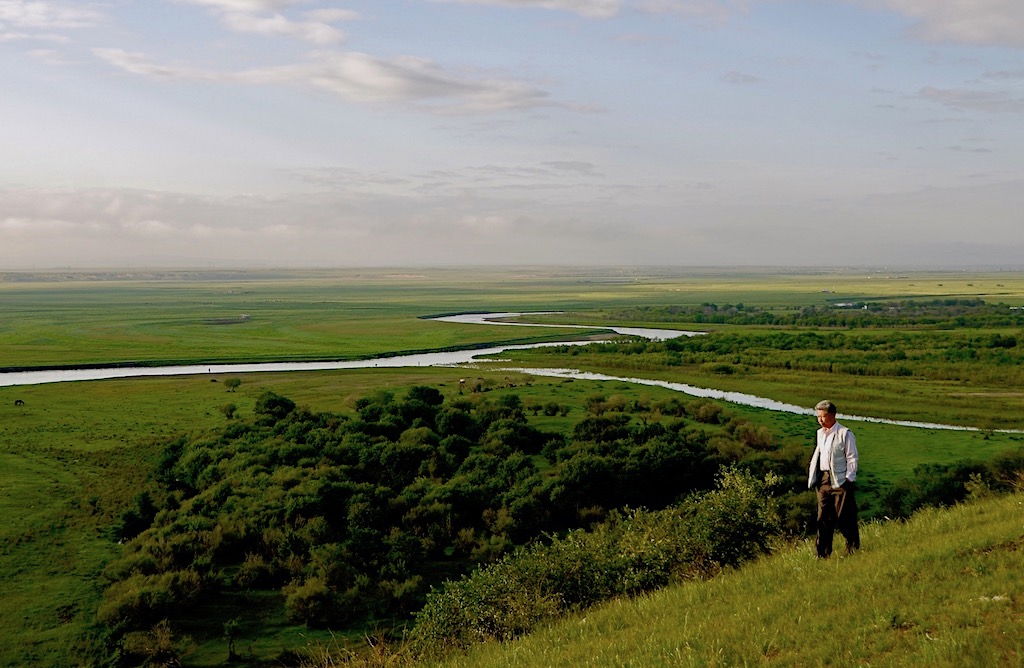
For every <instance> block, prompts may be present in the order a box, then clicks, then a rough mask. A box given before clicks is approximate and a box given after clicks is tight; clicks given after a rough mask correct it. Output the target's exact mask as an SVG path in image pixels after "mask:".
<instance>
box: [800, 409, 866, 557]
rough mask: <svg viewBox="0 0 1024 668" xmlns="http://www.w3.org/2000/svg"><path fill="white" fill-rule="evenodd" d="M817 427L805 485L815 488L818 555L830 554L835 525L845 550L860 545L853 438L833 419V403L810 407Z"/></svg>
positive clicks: (853, 548)
mask: <svg viewBox="0 0 1024 668" xmlns="http://www.w3.org/2000/svg"><path fill="white" fill-rule="evenodd" d="M814 410H815V412H816V413H817V414H818V424H819V425H821V429H819V430H818V433H817V446H816V447H815V448H814V454H813V455H811V462H810V466H809V467H808V471H807V487H808V488H810V489H817V491H818V535H817V539H816V541H815V546H816V547H817V549H818V557H820V558H826V557H828V556H829V555H831V554H832V536H833V533H834V532H835V530H836V529H839V533H841V534H843V538H845V539H846V553H847V554H851V553H852V552H853V551H854V550H856V549H858V548H859V547H860V531H859V530H858V528H857V499H856V496H855V494H854V492H855V488H856V482H855V481H856V480H857V459H858V455H857V439H856V438H854V436H853V432H852V431H850V429H849V428H847V427H844V426H843V425H841V424H839V423H838V422H836V405H835V404H833V403H832V402H831V401H819V402H818V405H817V406H815V407H814Z"/></svg>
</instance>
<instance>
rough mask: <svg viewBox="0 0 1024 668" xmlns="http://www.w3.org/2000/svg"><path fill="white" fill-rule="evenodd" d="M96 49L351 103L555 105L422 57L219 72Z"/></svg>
mask: <svg viewBox="0 0 1024 668" xmlns="http://www.w3.org/2000/svg"><path fill="white" fill-rule="evenodd" d="M93 53H94V54H95V55H96V56H97V57H99V58H101V59H103V60H105V61H107V62H108V63H110V64H111V65H114V66H115V67H119V68H121V69H123V70H125V71H126V72H131V73H132V74H138V75H143V76H149V77H155V78H163V79H188V80H197V81H235V82H241V83H248V84H254V85H291V86H294V85H298V86H303V87H306V88H318V89H322V90H327V91H330V92H332V93H334V94H336V95H338V96H340V97H342V98H343V99H345V100H348V101H351V102H357V103H364V104H381V103H399V104H408V105H413V106H415V107H416V108H419V109H421V110H425V111H430V112H432V113H439V114H476V113H491V112H498V111H504V110H511V109H530V108H535V107H541V106H555V103H554V102H552V101H551V100H549V99H548V93H547V92H546V91H543V90H541V89H538V88H535V87H533V86H530V85H528V84H526V83H523V82H521V81H516V80H512V79H500V78H494V77H490V78H479V79H470V78H466V77H458V76H455V75H453V74H450V73H448V72H446V71H444V70H443V69H442V68H441V67H439V66H438V65H437V64H435V63H433V62H431V61H428V60H425V59H421V58H412V57H400V58H395V59H392V60H383V59H380V58H374V57H372V56H369V55H367V54H364V53H358V52H337V51H323V52H318V53H314V54H311V56H310V58H309V60H307V61H306V62H304V63H298V64H293V65H280V66H275V67H265V68H254V69H249V70H241V71H237V72H216V71H209V70H201V69H195V68H190V67H186V66H182V65H166V64H158V63H154V62H153V61H152V60H151V59H150V58H149V57H148V56H146V55H145V54H141V53H131V52H128V51H125V50H123V49H114V48H102V49H93Z"/></svg>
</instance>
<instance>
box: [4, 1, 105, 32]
mask: <svg viewBox="0 0 1024 668" xmlns="http://www.w3.org/2000/svg"><path fill="white" fill-rule="evenodd" d="M101 20H102V15H101V14H100V13H99V12H98V11H96V10H95V9H92V8H90V7H89V6H88V5H87V4H86V6H84V7H83V6H82V4H81V3H79V4H77V5H73V4H71V3H61V2H48V1H46V0H0V26H3V25H4V24H7V25H12V26H15V27H17V28H22V29H25V28H28V29H37V30H55V29H60V28H87V27H90V26H94V25H96V24H98V23H99V22H100V21H101Z"/></svg>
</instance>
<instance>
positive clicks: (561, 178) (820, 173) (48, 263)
mask: <svg viewBox="0 0 1024 668" xmlns="http://www.w3.org/2000/svg"><path fill="white" fill-rule="evenodd" d="M1022 223H1024V2H1022V1H1021V0H942V1H939V0H372V1H371V0H365V1H360V0H353V1H348V2H320V1H317V0H96V1H91V0H74V1H72V0H66V1H64V0H0V269H4V270H45V269H52V268H130V267H189V268H247V267H261V268H263V267H288V268H301V267H376V266H392V267H395V266H486V265H612V266H646V265H662V266H664V265H669V266H680V267H686V266H771V267H837V268H845V267H906V268H914V267H923V268H924V267H936V268H939V267H941V268H956V267H964V268H966V267H983V266H986V267H988V266H990V267H1002V268H1020V267H1024V225H1022Z"/></svg>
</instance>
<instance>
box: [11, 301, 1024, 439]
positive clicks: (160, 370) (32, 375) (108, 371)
mask: <svg viewBox="0 0 1024 668" xmlns="http://www.w3.org/2000/svg"><path fill="white" fill-rule="evenodd" d="M543 313H544V314H546V313H553V312H552V311H545V312H543ZM541 314H542V313H512V312H506V313H474V314H462V315H453V316H444V317H440V318H435V320H439V321H443V322H455V323H462V324H476V325H492V326H493V325H499V326H508V327H560V328H567V329H607V330H610V331H613V332H615V333H616V334H625V335H632V336H640V337H643V338H646V339H653V340H666V339H673V338H677V337H680V336H697V335H700V334H702V333H703V332H693V331H685V330H674V329H647V328H638V327H602V326H594V325H551V324H541V323H528V322H519V321H515V322H512V321H505V320H504V319H506V318H515V317H520V316H529V315H541ZM588 343H592V342H591V341H556V342H551V343H531V344H521V345H503V346H495V347H492V348H477V349H473V350H457V351H451V352H438V353H418V354H414V355H395V356H392V357H380V358H375V359H364V360H348V361H334V362H331V361H323V362H262V363H253V364H194V365H182V366H161V367H119V368H103V369H53V370H45V371H15V372H6V373H0V387H9V386H15V385H40V384H43V383H66V382H73V381H86V380H109V379H112V378H134V377H139V376H184V375H196V374H241V373H253V372H261V371H262V372H274V371H325V370H333V369H371V368H400V367H417V366H460V365H466V364H472V363H473V362H475V361H477V358H478V357H481V356H484V355H494V354H497V353H502V352H506V351H509V350H527V349H531V348H543V347H550V346H564V345H585V344H588ZM491 361H492V362H493V361H494V360H491ZM501 370H503V371H514V372H521V373H527V374H531V375H534V376H544V377H551V378H566V379H568V378H572V379H575V380H601V381H605V380H609V381H621V382H626V383H634V384H637V385H648V386H654V387H663V388H666V389H669V390H674V391H676V392H682V393H684V394H688V395H690V396H695V397H706V398H710V399H721V400H724V401H729V402H732V403H735V404H740V405H744V406H753V407H756V408H765V409H768V410H773V411H780V412H784V413H796V414H800V415H813V414H814V410H813V409H811V408H806V407H803V406H795V405H793V404H787V403H783V402H780V401H775V400H774V399H767V398H764V397H758V396H754V395H752V394H743V393H741V392H726V391H724V390H716V389H712V388H704V387H695V386H693V385H687V384H685V383H674V382H670V381H665V380H651V379H649V378H626V377H622V376H610V375H607V374H602V373H591V372H588V371H579V370H577V369H543V368H542V369H535V368H512V367H509V368H502V369H501ZM839 417H840V418H842V419H844V420H859V421H863V422H877V423H882V424H892V425H899V426H904V427H920V428H925V429H949V430H956V431H978V429H976V428H974V427H962V426H956V425H943V424H935V423H931V422H912V421H906V420H886V419H882V418H873V417H864V416H857V415H844V414H840V415H839ZM1000 431H1003V430H1000ZM1006 431H1009V432H1010V433H1020V431H1017V430H1006Z"/></svg>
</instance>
